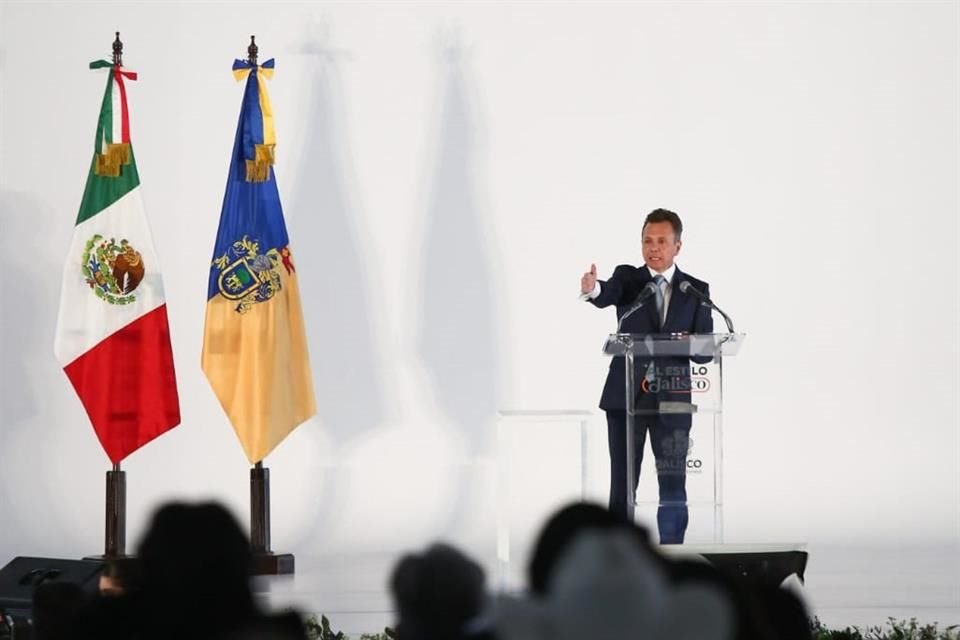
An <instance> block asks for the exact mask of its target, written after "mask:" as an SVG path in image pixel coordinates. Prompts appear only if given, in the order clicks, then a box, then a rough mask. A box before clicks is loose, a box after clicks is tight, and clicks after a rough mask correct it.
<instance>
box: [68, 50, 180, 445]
mask: <svg viewBox="0 0 960 640" xmlns="http://www.w3.org/2000/svg"><path fill="white" fill-rule="evenodd" d="M90 68H91V69H106V70H107V73H108V78H107V88H106V91H105V92H104V96H103V105H102V106H101V108H100V118H99V120H98V121H97V137H96V142H95V145H94V154H93V160H92V162H91V165H90V172H89V174H88V176H87V186H86V188H85V189H84V192H83V200H82V202H81V203H80V213H79V214H77V222H76V226H75V227H74V230H73V240H72V242H71V243H70V250H69V252H68V253H67V260H66V265H65V266H64V270H63V283H62V286H61V290H60V313H59V317H58V319H57V335H56V342H55V347H54V350H55V352H56V356H57V359H58V360H59V361H60V364H61V365H63V370H64V372H65V373H66V374H67V377H68V378H69V379H70V382H71V383H72V384H73V387H74V389H75V390H76V392H77V395H78V396H79V397H80V401H81V402H82V403H83V407H84V409H86V411H87V415H88V416H89V417H90V422H91V423H92V424H93V428H94V431H96V433H97V437H98V438H99V439H100V443H101V444H102V445H103V449H104V451H106V453H107V456H108V457H109V458H110V460H111V461H112V462H113V463H114V464H117V463H119V462H120V461H121V460H123V459H124V458H126V457H127V456H128V455H130V454H131V453H132V452H134V451H136V450H137V449H139V448H140V447H142V446H143V445H145V444H146V443H148V442H150V441H151V440H153V439H154V438H156V437H157V436H159V435H161V434H162V433H164V432H166V431H168V430H169V429H172V428H173V427H175V426H177V425H178V424H180V401H179V398H178V396H177V381H176V375H175V373H174V368H173V353H172V350H171V348H170V329H169V325H168V322H167V306H166V303H165V301H164V296H163V282H162V280H161V278H160V262H159V260H158V259H157V254H156V252H155V251H154V248H153V241H152V240H151V237H150V229H149V226H148V225H147V218H146V215H145V213H144V207H143V199H142V197H141V193H140V176H139V175H138V174H137V163H136V160H135V159H134V155H133V147H132V146H131V144H130V120H129V116H128V112H127V91H126V85H125V81H126V80H135V79H136V74H134V73H131V72H129V71H127V70H125V69H123V68H121V67H120V66H119V65H114V64H111V63H109V62H106V61H102V60H101V61H98V62H93V63H91V64H90Z"/></svg>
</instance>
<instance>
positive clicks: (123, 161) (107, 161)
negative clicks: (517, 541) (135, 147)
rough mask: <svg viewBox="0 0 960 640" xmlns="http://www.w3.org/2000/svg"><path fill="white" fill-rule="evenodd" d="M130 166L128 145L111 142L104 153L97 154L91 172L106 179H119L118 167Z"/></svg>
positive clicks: (127, 143) (126, 143)
mask: <svg viewBox="0 0 960 640" xmlns="http://www.w3.org/2000/svg"><path fill="white" fill-rule="evenodd" d="M128 164H130V143H129V142H111V143H109V144H108V145H107V152H106V153H98V154H97V160H96V163H95V164H94V166H93V172H94V173H95V174H97V175H98V176H104V177H107V178H118V177H120V166H121V165H128Z"/></svg>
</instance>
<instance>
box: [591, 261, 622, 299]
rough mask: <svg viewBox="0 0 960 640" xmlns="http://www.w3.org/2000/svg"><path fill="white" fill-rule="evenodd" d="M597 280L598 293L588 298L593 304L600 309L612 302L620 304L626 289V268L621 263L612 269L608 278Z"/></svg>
mask: <svg viewBox="0 0 960 640" xmlns="http://www.w3.org/2000/svg"><path fill="white" fill-rule="evenodd" d="M597 282H599V283H600V295H598V296H597V297H596V298H594V299H593V300H590V303H591V304H592V305H593V306H595V307H597V308H599V309H602V308H604V307H609V306H610V305H612V304H621V300H622V299H623V297H624V292H625V290H626V289H627V286H626V285H627V270H626V269H625V268H624V266H623V265H621V266H619V267H617V268H616V269H614V270H613V275H612V276H610V279H609V280H598V281H597Z"/></svg>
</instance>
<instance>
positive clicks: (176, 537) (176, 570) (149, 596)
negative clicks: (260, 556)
mask: <svg viewBox="0 0 960 640" xmlns="http://www.w3.org/2000/svg"><path fill="white" fill-rule="evenodd" d="M138 555H139V558H140V580H141V590H142V595H143V603H144V605H145V606H146V608H147V613H148V616H149V617H150V618H151V623H153V624H164V625H165V626H170V625H173V624H175V622H174V620H176V621H178V622H177V623H176V624H182V626H186V625H191V626H192V628H200V629H206V628H210V629H212V628H217V629H229V628H233V627H235V626H239V625H242V624H245V623H246V622H247V621H249V620H250V619H251V618H253V617H254V616H255V615H256V608H255V606H254V601H253V594H252V592H251V590H250V583H249V580H250V574H251V569H252V556H251V552H250V543H249V541H248V540H247V537H246V536H245V535H244V533H243V531H242V530H241V529H240V525H239V524H237V521H236V520H235V519H234V517H233V516H232V515H231V514H230V513H229V512H228V511H227V510H226V509H225V508H224V507H222V506H220V505H219V504H216V503H212V502H210V503H204V504H196V505H190V504H184V503H171V504H168V505H166V506H163V507H161V508H160V509H159V510H158V511H157V512H156V514H155V515H154V516H153V521H152V522H151V524H150V528H149V530H148V531H147V534H146V536H145V537H144V539H143V541H142V542H141V543H140V549H139V552H138ZM168 618H169V619H168Z"/></svg>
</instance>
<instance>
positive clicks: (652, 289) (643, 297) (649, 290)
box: [617, 280, 657, 333]
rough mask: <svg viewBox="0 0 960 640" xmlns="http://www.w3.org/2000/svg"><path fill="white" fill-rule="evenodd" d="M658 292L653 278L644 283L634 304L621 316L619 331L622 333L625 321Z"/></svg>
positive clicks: (618, 324)
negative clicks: (621, 328)
mask: <svg viewBox="0 0 960 640" xmlns="http://www.w3.org/2000/svg"><path fill="white" fill-rule="evenodd" d="M656 292H657V285H656V284H654V282H653V281H652V280H651V281H650V282H648V283H647V284H646V285H644V287H643V289H640V293H638V294H637V297H636V298H634V300H633V305H632V306H631V307H630V308H629V309H627V312H626V313H624V314H623V315H622V316H621V317H620V322H618V323H617V333H620V327H622V326H623V321H624V320H626V319H627V318H629V317H630V316H632V315H633V314H634V313H636V312H637V310H638V309H639V308H640V307H642V306H643V304H644V303H645V302H646V301H647V298H649V297H650V296H652V295H654V294H655V293H656Z"/></svg>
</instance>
